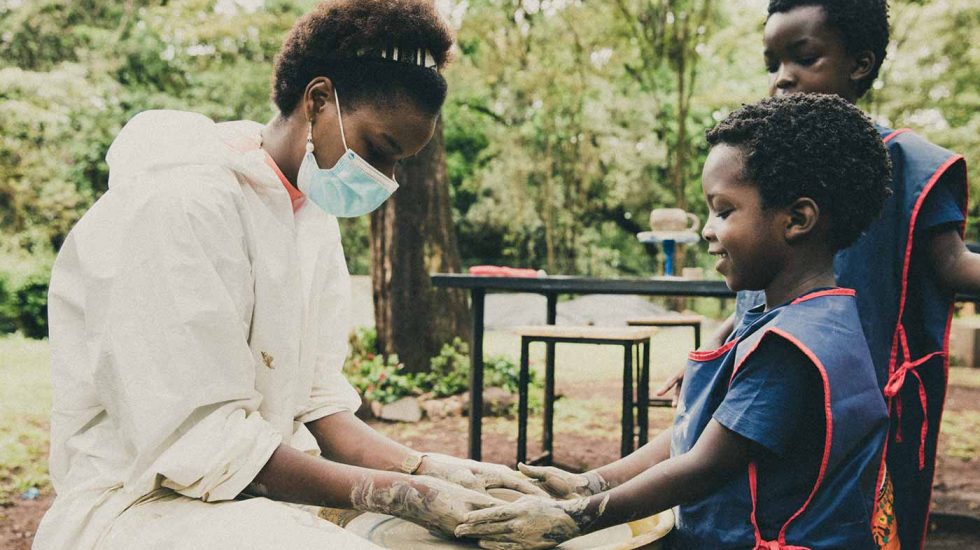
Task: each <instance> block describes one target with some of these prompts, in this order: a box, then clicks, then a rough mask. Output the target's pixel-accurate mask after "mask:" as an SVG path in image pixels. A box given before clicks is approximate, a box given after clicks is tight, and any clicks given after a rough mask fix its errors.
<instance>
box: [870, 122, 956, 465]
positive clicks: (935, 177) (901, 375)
mask: <svg viewBox="0 0 980 550" xmlns="http://www.w3.org/2000/svg"><path fill="white" fill-rule="evenodd" d="M899 132H900V131H895V132H893V133H891V134H889V135H888V137H889V138H891V137H892V136H894V135H896V134H898V133H899ZM962 160H963V157H962V156H961V155H953V156H951V157H950V158H949V159H947V160H946V162H944V163H943V164H942V165H940V166H939V168H938V169H937V170H936V171H935V172H934V173H933V174H932V176H931V177H930V178H929V181H928V182H926V185H925V187H923V188H922V192H921V193H920V194H919V198H918V199H917V200H916V202H915V206H914V208H913V209H912V216H911V218H910V221H909V235H908V242H907V243H906V245H905V259H904V262H903V265H902V292H901V296H900V297H899V303H898V325H897V326H896V327H895V334H894V335H893V337H892V353H891V357H890V359H889V362H888V372H889V375H888V382H887V384H886V385H885V397H887V398H888V406H889V409H891V405H892V403H893V402H894V403H895V414H896V416H897V418H898V422H897V424H898V425H899V426H901V419H902V408H903V404H902V396H901V390H902V388H903V387H904V385H905V381H906V379H907V375H908V373H909V372H911V373H913V375H914V377H915V378H916V380H918V382H919V403H920V405H921V406H922V429H921V430H920V438H919V470H923V469H925V444H926V437H927V435H928V432H929V409H928V408H926V406H927V405H928V402H927V399H926V393H925V387H924V386H923V385H922V377H921V376H920V375H919V373H918V372H917V371H916V369H917V368H918V367H920V366H921V365H923V364H925V363H926V362H928V361H929V360H930V359H932V358H934V357H936V356H940V355H941V356H944V357H945V356H946V355H948V350H949V343H948V342H949V339H948V338H945V341H944V343H943V350H942V351H937V352H933V353H930V354H928V355H926V356H924V357H919V358H917V359H913V358H912V357H911V352H910V350H909V345H908V338H907V336H906V334H905V327H904V326H903V325H902V317H903V316H904V314H905V301H906V299H907V297H908V285H909V267H910V265H911V262H912V247H913V245H914V243H915V224H916V222H917V221H918V218H919V211H920V210H921V208H922V205H923V204H924V203H925V199H926V197H928V196H929V192H930V191H932V188H933V187H935V185H936V183H937V182H938V181H939V178H941V177H942V176H943V174H945V173H946V171H947V170H949V169H950V167H952V166H953V165H954V164H956V163H957V162H960V161H962ZM964 215H965V212H964ZM900 350H901V353H902V361H901V364H899V359H898V353H899V351H900ZM946 361H948V359H946V360H944V365H945V364H946ZM944 368H946V367H944ZM895 441H896V443H901V442H902V430H901V427H899V429H898V430H897V431H896V433H895Z"/></svg>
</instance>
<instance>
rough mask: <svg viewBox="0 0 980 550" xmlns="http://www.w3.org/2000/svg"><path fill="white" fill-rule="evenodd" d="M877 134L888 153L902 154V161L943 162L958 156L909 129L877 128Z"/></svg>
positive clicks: (893, 159) (893, 158) (893, 157)
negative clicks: (897, 151) (899, 152)
mask: <svg viewBox="0 0 980 550" xmlns="http://www.w3.org/2000/svg"><path fill="white" fill-rule="evenodd" d="M878 133H880V134H881V138H882V139H883V140H884V141H885V145H886V146H887V147H888V149H889V151H890V152H892V153H894V151H895V150H896V149H899V150H901V151H902V152H903V153H904V154H903V156H902V160H903V161H921V160H928V159H937V160H940V161H941V160H945V159H948V158H950V157H953V156H958V155H957V154H956V153H954V152H953V151H950V150H949V149H946V148H945V147H942V146H940V145H936V144H935V143H933V142H931V141H929V140H928V139H926V138H925V137H923V136H922V135H920V134H919V133H917V132H915V131H914V130H912V129H910V128H899V129H897V130H893V129H891V128H886V127H883V126H879V127H878ZM895 161H896V158H895V155H894V154H892V162H895Z"/></svg>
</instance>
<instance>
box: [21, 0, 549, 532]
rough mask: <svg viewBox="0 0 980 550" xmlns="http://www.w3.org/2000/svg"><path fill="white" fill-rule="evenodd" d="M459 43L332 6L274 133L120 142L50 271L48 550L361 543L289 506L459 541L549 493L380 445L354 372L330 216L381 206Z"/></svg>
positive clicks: (425, 8) (140, 134) (294, 54)
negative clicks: (505, 492)
mask: <svg viewBox="0 0 980 550" xmlns="http://www.w3.org/2000/svg"><path fill="white" fill-rule="evenodd" d="M451 45H452V35H451V33H450V31H449V30H448V29H447V27H446V25H445V24H444V22H443V21H442V20H441V19H440V18H439V16H438V15H437V13H436V12H435V11H434V8H433V7H432V6H431V2H428V1H426V0H334V1H328V2H323V3H321V4H320V5H318V6H317V7H316V8H315V9H314V10H313V11H312V12H311V13H310V14H308V15H307V16H305V17H304V18H302V19H300V20H299V21H298V22H297V24H296V25H295V27H294V28H293V30H292V32H291V33H290V35H289V37H288V38H287V40H286V43H285V45H284V47H283V49H282V51H281V53H280V54H279V57H278V58H277V61H276V67H275V82H274V91H273V100H274V101H275V104H276V106H277V107H278V110H279V114H278V116H276V117H275V119H274V120H273V121H272V122H271V123H269V124H268V125H265V126H262V125H260V124H257V123H254V122H245V121H240V122H229V123H220V124H216V123H214V122H212V121H211V120H208V119H207V118H205V117H203V116H201V115H198V114H193V113H185V112H177V111H151V112H146V113H142V114H140V115H138V116H136V117H135V118H134V119H133V120H131V121H130V122H129V123H128V124H127V125H126V127H125V128H124V129H123V130H122V132H121V133H120V134H119V136H118V137H117V139H116V140H115V142H114V143H113V144H112V147H111V148H110V150H109V153H108V156H107V161H108V163H109V167H110V178H109V191H108V192H106V193H105V195H103V196H102V197H101V198H100V199H99V201H98V202H97V203H96V204H95V205H94V206H93V207H92V209H91V210H90V211H89V212H88V213H87V214H86V215H85V217H84V218H83V219H82V220H81V221H80V222H79V223H78V225H77V226H76V227H75V228H74V229H73V231H72V233H71V235H70V236H69V237H68V239H67V241H66V242H65V244H64V247H63V248H62V250H61V252H60V254H59V257H58V260H57V263H56V265H55V268H54V271H53V273H52V280H51V292H50V326H51V347H52V377H53V382H54V394H55V395H54V408H53V413H52V438H51V464H50V466H51V476H52V479H53V482H54V486H55V489H56V490H57V493H58V497H57V499H56V500H55V502H54V504H53V506H52V508H51V509H50V510H49V512H48V513H47V514H46V515H45V518H44V520H43V521H42V524H41V526H40V529H39V531H38V533H37V536H36V539H35V548H39V549H48V548H51V549H54V548H58V549H61V548H74V549H83V550H84V549H89V548H110V549H112V548H144V549H145V548H161V549H164V548H165V549H181V548H235V549H236V550H240V549H248V548H312V547H317V548H361V547H371V545H370V544H369V543H367V542H366V541H362V540H359V539H356V538H354V537H352V536H351V535H348V534H346V533H345V532H343V531H342V530H340V529H339V528H338V527H336V526H333V525H332V524H330V523H328V522H326V521H323V520H321V519H319V518H317V517H316V516H315V515H312V514H311V513H309V512H307V511H305V510H303V509H301V508H300V507H296V506H290V505H287V504H285V503H296V504H311V505H318V506H334V507H347V508H350V507H353V508H356V509H359V510H367V511H376V512H383V513H389V514H394V515H398V516H401V517H403V518H405V519H408V520H411V521H415V522H417V523H420V524H422V525H425V526H426V527H429V528H431V529H435V530H438V531H441V532H443V533H452V532H453V529H454V528H455V527H456V525H457V524H458V523H459V521H460V520H461V519H462V517H463V516H464V515H465V514H466V513H467V512H469V511H471V510H475V509H479V508H482V507H486V506H489V505H492V504H494V503H495V502H496V501H495V500H494V499H492V498H490V497H489V496H487V495H486V494H485V493H483V492H480V490H482V489H485V488H487V487H493V486H506V487H511V488H516V489H519V490H523V491H525V492H540V490H538V489H536V488H535V487H534V486H532V485H530V484H529V483H528V482H527V481H526V478H522V477H520V476H519V475H517V474H515V473H513V472H511V471H510V470H508V469H507V468H504V467H503V466H497V465H486V464H480V463H476V462H472V461H465V460H461V459H456V458H452V457H447V456H441V455H435V454H425V453H418V452H415V451H413V450H412V449H409V448H407V447H405V446H403V445H400V444H398V443H395V442H393V441H391V440H389V439H388V438H386V437H385V436H383V435H380V434H378V433H376V432H374V431H373V430H371V429H370V428H369V427H368V426H366V425H365V424H363V423H362V422H360V421H359V420H357V419H356V418H355V417H354V416H353V414H352V411H353V410H355V409H356V408H357V407H358V405H359V404H360V398H359V397H358V395H357V393H356V392H355V391H354V390H353V389H352V388H351V386H350V384H348V382H347V381H346V380H345V379H344V378H343V376H342V374H341V366H342V364H343V362H344V358H345V355H346V353H347V347H346V340H347V336H348V332H349V328H350V327H349V326H348V313H347V306H348V302H349V299H350V280H349V275H348V273H347V267H346V264H345V262H344V253H343V250H342V248H341V241H340V234H339V231H338V224H337V220H336V218H335V217H336V216H358V215H362V214H366V213H368V212H370V211H371V210H373V209H375V208H377V207H378V206H380V205H381V203H383V202H384V200H385V199H387V198H388V197H389V196H390V195H391V193H392V192H394V190H395V189H396V188H397V184H396V183H395V182H394V180H393V178H392V174H393V171H394V167H395V164H396V163H397V162H398V161H399V160H401V159H404V158H406V157H409V156H411V155H414V154H415V153H417V152H418V151H419V150H420V149H422V147H423V146H424V145H425V144H426V143H427V142H428V141H429V139H430V138H431V136H432V133H433V128H434V125H435V121H436V116H437V114H438V112H439V110H440V108H441V105H442V103H443V101H444V99H445V96H446V82H445V80H444V79H443V77H442V76H441V75H440V73H439V71H440V69H441V68H442V67H443V66H444V65H445V63H446V62H447V58H448V55H449V50H450V48H451ZM446 480H452V481H453V482H455V483H457V484H454V483H450V482H448V481H446ZM463 486H466V487H468V488H464V487H463ZM248 497H252V498H248Z"/></svg>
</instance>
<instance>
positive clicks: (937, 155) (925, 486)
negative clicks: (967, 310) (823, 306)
mask: <svg viewBox="0 0 980 550" xmlns="http://www.w3.org/2000/svg"><path fill="white" fill-rule="evenodd" d="M879 131H880V132H881V134H882V138H883V139H884V141H885V145H886V147H887V148H888V153H889V156H890V157H891V161H892V183H891V187H892V192H893V195H892V198H891V199H889V201H888V202H887V203H886V207H887V209H886V211H885V212H884V213H883V214H882V219H881V220H880V221H879V222H877V223H875V224H874V225H873V227H872V230H871V231H870V232H869V233H868V234H867V235H865V236H864V237H862V238H861V239H860V240H858V242H857V243H855V245H854V246H851V247H850V248H848V249H847V250H844V251H842V252H841V253H839V254H838V256H837V259H836V262H835V264H836V271H837V273H838V282H839V283H840V284H841V285H843V286H850V287H852V288H856V289H857V290H858V309H859V311H860V312H861V315H862V319H863V322H864V323H866V324H871V323H876V324H878V327H882V326H887V327H894V329H893V330H892V334H890V335H888V336H890V339H889V341H887V342H882V341H879V342H872V341H871V340H870V338H869V345H870V346H871V349H872V354H874V355H876V357H874V359H875V364H876V366H877V367H878V370H879V383H880V384H881V385H882V386H883V387H884V393H885V397H886V399H887V400H888V407H889V411H890V416H891V419H892V422H891V424H892V427H891V433H890V436H889V439H888V441H887V443H886V446H885V464H887V470H888V476H889V477H890V479H891V482H892V486H893V494H894V516H895V520H896V522H897V523H898V533H899V540H900V541H901V543H902V544H901V546H902V548H905V549H915V548H922V547H923V545H924V543H925V535H926V529H927V527H928V517H929V505H930V502H931V500H932V480H933V476H934V474H935V465H936V450H937V443H938V439H939V425H940V420H941V418H942V411H943V405H944V403H945V400H946V379H947V372H948V369H949V326H950V321H951V320H952V315H953V299H954V295H953V293H950V292H946V291H944V290H943V289H941V288H940V287H939V285H938V284H937V282H936V277H935V275H934V274H933V272H932V270H931V266H930V265H929V263H928V262H929V254H928V253H927V252H925V251H924V249H923V250H922V251H920V250H919V249H916V248H915V247H916V246H917V245H918V244H919V243H916V242H915V238H916V236H917V235H916V232H915V229H916V224H917V221H918V215H919V212H920V210H921V208H922V205H923V203H924V202H925V199H926V197H927V196H928V194H929V192H930V191H932V189H933V188H934V187H935V186H936V185H937V183H938V182H939V180H940V178H943V177H944V176H945V179H944V180H943V183H944V184H946V185H948V186H950V191H951V192H952V194H953V196H954V197H956V198H957V200H962V202H961V203H960V207H961V208H962V209H963V212H964V216H965V213H966V204H967V184H966V163H965V161H964V159H963V157H962V156H960V155H954V154H953V153H951V152H949V151H947V150H945V149H942V148H940V147H938V146H936V145H933V144H931V143H929V142H928V141H926V140H924V139H922V138H921V137H919V136H917V135H915V134H914V133H912V132H910V131H908V130H897V131H892V130H889V129H885V128H881V129H879ZM913 250H915V253H914V254H913ZM883 252H884V253H885V254H886V257H882V253H883ZM870 259H874V261H873V262H872V261H869V260H870ZM913 262H916V264H913ZM909 288H913V289H915V291H914V292H909ZM870 332H872V330H870V328H869V327H865V333H870ZM877 332H878V333H879V334H880V333H881V332H882V331H881V330H880V328H878V329H877ZM879 338H881V336H879ZM882 366H886V367H887V368H886V369H884V368H882Z"/></svg>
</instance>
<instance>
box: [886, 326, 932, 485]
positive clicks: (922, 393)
mask: <svg viewBox="0 0 980 550" xmlns="http://www.w3.org/2000/svg"><path fill="white" fill-rule="evenodd" d="M897 332H898V333H899V342H900V343H901V345H902V356H903V357H909V356H910V355H911V353H909V342H908V336H907V335H906V334H905V327H904V326H902V325H898V329H897ZM946 355H947V354H946V353H945V352H943V351H934V352H932V353H930V354H928V355H925V356H923V357H920V358H918V359H916V360H915V361H908V360H906V361H904V362H903V363H902V365H901V366H900V367H899V368H898V369H896V370H895V371H894V372H893V373H892V375H891V376H889V377H888V383H887V384H886V385H885V397H887V398H888V399H889V400H891V399H892V398H894V399H895V413H896V415H897V416H898V422H897V425H898V429H897V430H896V432H895V442H896V443H901V442H902V396H901V395H900V393H899V392H901V391H902V388H903V387H904V386H905V380H906V377H907V376H908V375H909V374H911V375H912V376H914V377H915V379H916V380H917V381H918V382H919V404H920V405H921V406H922V429H921V430H920V434H919V436H920V437H919V470H923V469H925V467H926V435H927V434H928V433H929V418H928V411H929V408H928V400H927V397H926V388H925V386H924V385H923V384H922V376H920V375H919V372H918V370H916V369H918V368H919V367H920V366H922V365H924V364H925V363H926V362H927V361H929V360H930V359H932V358H933V357H937V356H943V357H945V356H946Z"/></svg>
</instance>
